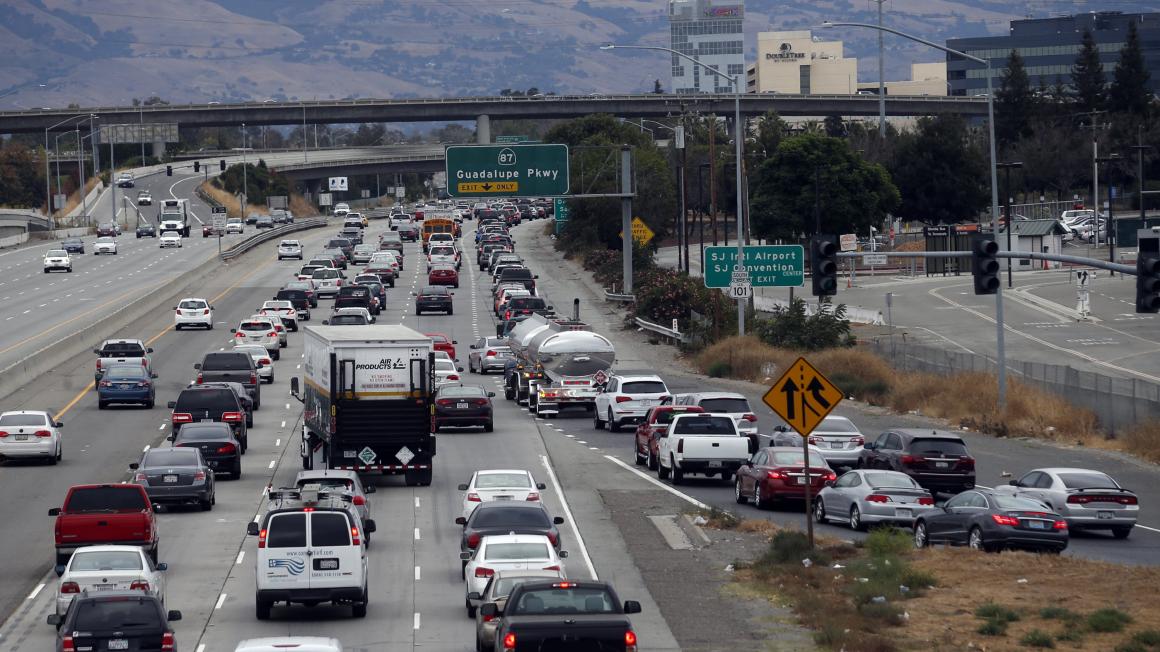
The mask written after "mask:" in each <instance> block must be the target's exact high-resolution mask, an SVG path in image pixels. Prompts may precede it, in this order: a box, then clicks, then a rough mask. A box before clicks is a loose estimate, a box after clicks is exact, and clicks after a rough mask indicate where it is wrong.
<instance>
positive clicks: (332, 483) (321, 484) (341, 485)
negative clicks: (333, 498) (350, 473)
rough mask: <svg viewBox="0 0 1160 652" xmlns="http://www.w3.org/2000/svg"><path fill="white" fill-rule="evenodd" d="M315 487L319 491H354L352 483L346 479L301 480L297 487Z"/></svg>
mask: <svg viewBox="0 0 1160 652" xmlns="http://www.w3.org/2000/svg"><path fill="white" fill-rule="evenodd" d="M308 485H317V486H318V488H319V489H354V482H353V481H352V480H348V479H346V478H302V479H301V480H299V481H298V487H299V488H302V487H305V486H308Z"/></svg>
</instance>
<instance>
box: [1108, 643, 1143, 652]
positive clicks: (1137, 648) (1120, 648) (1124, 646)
mask: <svg viewBox="0 0 1160 652" xmlns="http://www.w3.org/2000/svg"><path fill="white" fill-rule="evenodd" d="M1113 652H1148V648H1147V647H1145V646H1144V645H1141V644H1140V643H1137V642H1136V641H1128V642H1127V643H1120V644H1119V645H1117V646H1116V647H1115V649H1114V650H1113Z"/></svg>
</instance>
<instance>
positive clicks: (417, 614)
mask: <svg viewBox="0 0 1160 652" xmlns="http://www.w3.org/2000/svg"><path fill="white" fill-rule="evenodd" d="M418 629H419V612H418V611H416V612H415V630H416V631H417V630H418Z"/></svg>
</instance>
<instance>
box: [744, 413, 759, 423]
mask: <svg viewBox="0 0 1160 652" xmlns="http://www.w3.org/2000/svg"><path fill="white" fill-rule="evenodd" d="M741 418H742V419H744V420H745V421H748V422H750V423H756V422H757V415H756V414H746V415H745V416H743V417H741Z"/></svg>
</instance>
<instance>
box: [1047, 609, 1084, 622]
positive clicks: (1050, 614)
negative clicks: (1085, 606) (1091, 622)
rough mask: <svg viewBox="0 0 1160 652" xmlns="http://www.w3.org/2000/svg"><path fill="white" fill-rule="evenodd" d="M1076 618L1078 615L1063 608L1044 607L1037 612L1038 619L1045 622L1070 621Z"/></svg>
mask: <svg viewBox="0 0 1160 652" xmlns="http://www.w3.org/2000/svg"><path fill="white" fill-rule="evenodd" d="M1078 616H1079V614H1077V613H1075V612H1074V611H1072V610H1070V609H1066V608H1064V607H1044V608H1042V609H1040V610H1039V617H1040V618H1043V619H1045V620H1064V621H1072V620H1075V619H1076V617H1078Z"/></svg>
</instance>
